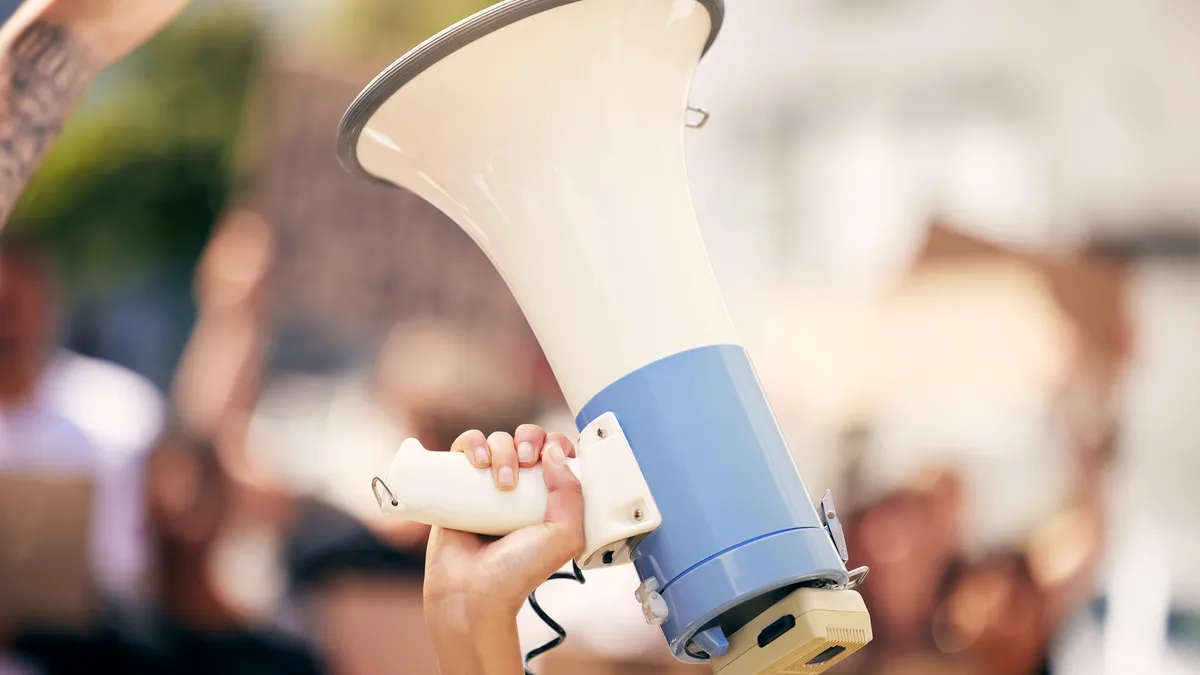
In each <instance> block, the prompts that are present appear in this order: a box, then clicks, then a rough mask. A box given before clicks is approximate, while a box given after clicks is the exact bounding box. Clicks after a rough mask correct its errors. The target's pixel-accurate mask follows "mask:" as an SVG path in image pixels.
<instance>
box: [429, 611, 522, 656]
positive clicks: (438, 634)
mask: <svg viewBox="0 0 1200 675" xmlns="http://www.w3.org/2000/svg"><path fill="white" fill-rule="evenodd" d="M425 619H426V622H427V623H428V625H429V631H430V634H431V636H432V637H433V643H434V648H435V650H436V652H437V657H438V664H439V667H440V669H441V675H468V674H470V675H519V674H520V673H522V672H524V669H523V661H522V658H521V647H520V640H519V638H518V636H517V618H516V611H510V609H509V608H508V607H507V606H506V605H504V604H503V603H498V602H495V601H494V600H492V599H490V598H486V597H481V596H470V595H462V596H453V597H446V598H439V599H437V600H432V601H426V604H425Z"/></svg>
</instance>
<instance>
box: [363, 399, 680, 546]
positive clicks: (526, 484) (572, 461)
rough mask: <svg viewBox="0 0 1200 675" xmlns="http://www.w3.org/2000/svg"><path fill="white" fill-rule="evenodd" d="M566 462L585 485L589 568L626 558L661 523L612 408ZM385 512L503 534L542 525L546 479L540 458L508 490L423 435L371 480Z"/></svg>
mask: <svg viewBox="0 0 1200 675" xmlns="http://www.w3.org/2000/svg"><path fill="white" fill-rule="evenodd" d="M576 454H577V455H578V456H577V457H569V458H567V465H568V466H569V467H571V471H573V472H574V473H575V476H576V477H577V478H578V479H579V482H580V484H581V486H582V489H583V511H584V539H585V540H586V542H585V548H584V551H583V552H582V553H581V554H580V556H579V557H578V558H577V559H576V560H577V561H578V562H579V566H580V567H582V568H584V569H589V568H594V567H604V566H608V565H615V564H621V563H626V562H629V561H630V557H631V555H632V553H633V551H632V546H631V542H632V541H635V540H636V538H637V537H640V536H641V535H644V534H646V533H648V532H651V531H653V530H654V529H655V528H657V527H658V526H659V525H660V524H661V523H662V514H661V513H660V512H659V510H658V505H657V504H656V503H655V502H654V498H653V496H651V494H650V488H649V487H648V486H647V485H646V479H645V477H643V476H642V472H641V469H640V468H639V467H638V463H637V460H636V459H635V458H634V456H633V449H632V448H631V447H629V441H628V439H626V438H625V434H624V432H623V431H622V430H621V426H620V424H618V423H617V419H616V417H615V416H614V415H612V413H605V414H603V415H601V416H600V417H598V418H597V419H596V420H595V421H593V422H592V423H591V424H589V425H588V426H587V427H586V428H585V429H584V430H583V433H582V434H581V435H580V437H579V442H578V443H577V444H576ZM372 489H374V491H375V498H376V499H377V500H378V501H379V506H380V508H381V509H383V512H384V514H385V515H388V516H393V517H396V518H402V519H405V520H412V521H416V522H419V523H425V524H426V525H437V526H440V527H446V528H450V529H454V530H461V531H463V532H474V533H476V534H484V535H491V536H503V535H506V534H508V533H509V532H512V531H514V530H518V529H520V528H522V527H527V526H529V525H536V524H538V523H541V522H542V520H543V518H544V517H545V514H546V483H545V482H544V480H543V479H542V467H541V465H540V464H538V465H535V466H533V467H530V468H526V469H521V470H519V471H518V472H517V486H516V487H515V488H514V489H512V490H506V491H501V490H499V489H497V488H496V485H495V483H494V482H493V480H492V472H491V470H490V469H480V468H476V467H475V466H474V465H472V464H471V462H470V461H468V460H467V457H466V455H464V454H463V453H461V452H430V451H428V450H426V449H425V448H424V447H423V446H422V445H421V444H420V442H418V441H417V440H416V439H411V438H410V439H409V440H407V441H405V442H404V443H403V444H402V445H401V446H400V450H399V451H398V452H397V453H396V458H395V460H393V461H392V467H391V469H390V470H389V472H388V477H387V480H386V481H384V480H381V479H378V478H376V479H375V481H374V483H372Z"/></svg>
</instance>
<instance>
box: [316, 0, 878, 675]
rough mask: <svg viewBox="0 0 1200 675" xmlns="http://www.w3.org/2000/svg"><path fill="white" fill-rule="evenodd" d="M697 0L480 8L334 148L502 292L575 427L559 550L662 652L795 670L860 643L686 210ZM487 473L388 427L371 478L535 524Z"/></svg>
mask: <svg viewBox="0 0 1200 675" xmlns="http://www.w3.org/2000/svg"><path fill="white" fill-rule="evenodd" d="M723 14H724V7H723V4H722V2H721V0H506V1H504V2H500V3H499V4H496V5H494V6H492V7H490V8H489V9H486V10H484V11H482V12H480V13H478V14H475V15H473V16H471V17H469V18H467V19H464V20H463V21H460V22H459V23H457V24H455V25H453V26H451V27H450V28H448V29H446V30H444V31H442V32H441V33H439V34H437V35H435V36H434V37H432V38H430V39H429V40H427V41H426V42H424V43H422V44H421V45H419V46H418V47H416V48H415V49H413V50H412V51H410V52H409V53H408V54H406V55H405V56H403V57H402V58H400V59H399V60H398V61H396V62H395V63H393V64H392V65H391V66H390V67H388V68H387V69H386V70H385V71H384V72H383V73H381V74H380V75H378V76H377V77H376V78H375V79H374V80H373V81H372V82H371V83H370V84H369V85H368V86H367V87H366V88H365V89H364V90H363V91H362V93H361V94H360V95H359V96H358V97H357V99H356V100H355V101H354V103H353V104H352V105H351V106H350V108H349V110H347V112H346V114H345V116H344V118H343V119H342V123H341V128H340V133H339V139H338V145H339V156H340V159H341V161H342V163H343V165H344V166H345V167H346V168H348V169H349V170H350V171H352V172H354V173H357V174H359V175H361V176H363V177H366V178H368V179H370V180H374V181H381V182H384V183H386V184H390V185H395V186H400V187H403V188H406V189H408V190H410V191H412V192H414V193H416V194H417V195H419V196H420V197H422V198H424V199H426V200H428V201H429V202H431V203H432V204H434V205H435V206H436V207H437V208H439V209H440V210H441V211H443V212H444V213H446V214H447V215H448V216H449V217H450V218H452V219H453V220H454V221H455V222H456V223H457V224H458V225H459V226H460V227H461V228H462V229H463V230H465V231H466V232H467V234H468V235H470V236H471V238H472V239H473V240H474V241H475V242H476V244H478V246H479V247H480V248H481V249H482V250H483V251H484V252H485V253H486V254H487V256H488V258H489V259H490V260H491V262H492V263H493V264H494V265H495V266H496V267H497V268H498V269H499V271H500V273H501V276H502V277H503V278H504V280H505V282H506V283H507V284H508V286H509V287H510V289H511V290H512V292H513V295H514V296H515V298H516V300H517V302H518V304H519V305H520V307H521V309H522V311H523V312H524V313H525V316H526V318H527V319H528V321H529V325H530V327H531V328H532V330H533V332H534V334H535V335H536V337H537V339H538V341H539V342H540V344H541V346H542V349H543V350H544V352H545V353H546V356H547V359H548V360H549V363H550V365H551V367H552V368H553V371H554V374H555V377H556V378H557V380H558V383H559V385H560V387H561V389H562V392H563V394H564V396H565V398H566V401H567V403H568V405H569V406H570V408H571V411H572V413H573V414H574V415H575V417H576V423H577V425H578V428H579V429H580V432H581V435H580V441H579V444H578V450H577V455H578V459H577V460H575V462H576V464H575V465H574V467H573V468H574V469H575V471H576V474H577V475H578V476H579V479H580V481H581V483H582V485H583V495H584V504H585V507H584V508H585V538H586V540H587V544H586V550H585V551H584V553H583V554H582V555H581V556H580V557H579V558H578V559H577V562H578V563H579V564H580V565H581V566H582V567H584V568H585V569H586V568H595V567H604V566H609V565H618V564H623V563H630V562H631V563H632V564H633V565H634V566H635V568H636V570H637V573H638V576H639V578H640V580H641V582H642V583H641V586H640V588H638V589H637V590H636V591H635V595H636V597H637V598H638V600H639V601H640V602H641V604H642V608H643V611H644V612H645V614H646V618H647V621H649V622H650V623H652V624H657V625H660V626H661V629H662V632H663V634H664V636H665V638H666V641H667V644H668V646H669V647H670V650H671V652H672V653H673V654H674V656H675V657H676V658H677V659H679V660H681V661H684V662H702V661H711V662H712V665H713V668H714V670H715V671H716V672H717V673H722V674H725V675H739V674H743V673H819V672H822V671H824V670H825V669H827V668H829V667H830V666H832V665H834V664H836V663H838V662H839V661H841V660H843V659H844V658H845V657H846V656H848V655H849V654H851V653H852V652H854V651H855V650H857V649H859V648H861V647H862V646H863V645H864V644H866V643H867V642H869V641H870V639H871V626H870V619H869V617H868V614H867V611H866V608H865V606H864V605H863V602H862V599H861V597H860V596H859V595H858V593H857V592H855V591H853V590H851V589H852V588H853V587H854V586H855V585H856V584H857V583H858V582H859V581H861V578H862V576H864V575H865V571H866V570H865V568H859V569H858V570H854V571H852V572H851V571H848V570H847V568H846V564H845V562H846V560H847V559H848V555H847V551H846V548H845V540H844V537H843V536H842V531H841V526H840V521H839V520H838V517H837V513H836V510H835V508H834V506H833V502H832V500H831V499H830V498H829V497H828V495H827V496H826V499H825V500H824V501H823V502H822V505H821V510H820V511H819V512H818V511H817V510H816V509H815V508H814V506H813V503H812V501H811V499H810V498H809V495H808V492H807V489H806V488H805V486H804V483H803V481H802V479H801V477H800V473H799V471H798V470H797V468H796V465H795V462H794V460H793V458H792V455H791V453H790V451H789V450H788V447H787V445H786V443H785V442H784V438H783V435H782V433H781V432H780V429H779V426H778V425H777V423H776V421H775V418H774V415H773V413H772V411H771V408H770V406H769V403H768V401H767V397H766V395H765V394H764V392H763V389H762V387H761V385H760V383H759V379H758V376H757V374H756V373H755V370H754V367H753V366H752V364H751V361H750V358H749V357H748V355H747V353H746V350H745V349H744V348H743V347H742V346H741V344H740V342H739V339H738V336H737V332H736V331H735V329H734V325H733V322H732V320H731V318H730V316H729V313H728V311H727V309H726V307H725V303H724V300H723V298H722V296H721V292H720V290H719V288H718V286H717V282H716V279H715V277H714V274H713V271H712V268H711V265H710V263H709V260H708V257H707V253H706V251H705V248H704V243H703V240H702V238H701V234H700V230H699V227H698V224H697V220H696V215H695V212H694V209H693V206H692V200H691V196H690V193H689V188H688V180H687V173H686V168H685V162H684V133H685V127H687V126H689V117H688V115H689V114H691V113H690V112H689V110H690V109H689V106H688V103H687V98H688V91H689V88H690V84H691V78H692V74H693V72H694V70H695V68H696V66H697V63H698V62H699V60H700V57H701V55H702V54H703V53H704V52H705V51H706V50H707V49H708V47H709V45H710V44H711V43H712V41H713V39H714V37H715V36H716V34H717V31H718V29H719V27H720V24H721V20H722V17H723ZM537 470H538V469H537V468H534V469H523V470H522V471H525V472H536V471H537ZM490 481H491V479H490V474H489V473H487V472H486V470H480V469H476V468H474V467H472V466H471V465H470V464H469V463H468V462H467V460H466V458H465V457H464V456H462V454H461V453H438V452H426V451H425V450H424V448H422V447H421V446H420V444H419V443H416V442H415V441H409V442H407V443H406V444H405V445H404V446H402V447H401V449H400V451H399V452H398V453H397V456H396V460H395V462H394V463H393V464H392V467H391V470H390V471H389V472H388V474H387V478H386V480H380V479H377V480H376V482H375V483H374V484H373V487H374V489H375V490H376V496H377V497H379V498H380V502H381V505H382V506H383V507H384V510H385V511H387V512H389V513H392V514H394V515H396V516H397V517H401V518H409V519H412V520H417V521H420V522H424V523H427V524H434V525H442V526H447V527H453V528H455V529H460V530H465V531H473V532H478V533H481V534H504V533H506V532H510V531H512V530H513V529H516V528H517V527H521V526H524V525H529V524H533V523H537V522H541V518H542V509H543V508H544V505H545V499H546V495H545V487H544V485H543V484H542V481H541V480H538V479H533V480H530V479H529V478H528V477H526V476H522V477H521V478H520V480H518V487H517V489H516V490H514V491H512V492H500V491H498V490H495V489H494V488H492V487H491V482H490ZM474 484H478V485H477V487H474V488H473V487H472V486H473V485H474Z"/></svg>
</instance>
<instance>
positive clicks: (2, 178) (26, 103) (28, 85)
mask: <svg viewBox="0 0 1200 675" xmlns="http://www.w3.org/2000/svg"><path fill="white" fill-rule="evenodd" d="M96 71H97V68H96V67H95V62H94V59H93V58H92V57H91V56H90V55H89V54H88V53H87V50H86V49H85V48H84V47H83V45H81V44H79V43H78V42H77V41H76V40H75V39H74V38H73V37H72V35H71V34H70V32H69V31H68V30H66V29H65V28H63V27H61V26H57V25H54V24H51V23H48V22H45V21H42V20H37V21H34V22H33V23H31V24H30V25H29V26H28V27H26V28H25V29H24V30H22V31H21V33H20V34H19V35H17V36H16V37H15V39H14V40H13V41H12V43H11V44H10V45H8V48H7V50H6V51H5V52H4V53H3V54H0V229H2V228H3V225H4V223H5V222H6V221H7V220H8V217H9V216H10V215H11V214H12V211H13V208H14V207H15V206H16V204H17V200H18V199H19V198H20V196H21V193H22V192H24V190H25V186H26V184H27V183H28V182H29V179H30V178H31V177H32V176H33V174H34V172H35V171H36V170H37V168H38V167H39V166H40V165H41V162H42V157H43V156H44V155H45V153H46V151H47V150H48V149H49V148H50V145H51V144H53V143H54V139H55V138H57V137H58V133H59V131H61V130H62V127H63V124H64V123H65V122H66V120H67V116H68V115H69V114H70V112H71V109H72V108H74V106H75V103H76V102H77V101H78V100H79V99H80V98H81V97H82V96H83V93H84V92H85V91H86V90H87V87H88V85H89V84H90V83H91V81H92V78H93V76H94V75H95V74H96Z"/></svg>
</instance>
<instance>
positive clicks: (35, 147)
mask: <svg viewBox="0 0 1200 675" xmlns="http://www.w3.org/2000/svg"><path fill="white" fill-rule="evenodd" d="M186 4H187V0H27V1H26V2H25V3H24V4H23V5H21V7H20V8H18V9H17V11H16V12H15V13H14V14H13V16H12V18H10V19H9V20H8V21H7V22H6V23H5V24H4V25H3V27H0V228H3V226H4V223H5V222H7V221H8V218H9V216H10V215H11V214H12V211H13V207H15V206H16V204H17V200H18V199H19V198H20V196H21V193H22V192H23V191H24V190H25V186H26V184H27V183H28V182H29V179H30V178H32V177H33V174H34V172H35V171H37V168H38V166H40V165H41V162H42V158H43V157H44V156H45V154H46V151H47V150H48V149H49V147H50V145H51V144H52V143H53V142H54V140H55V139H56V138H57V137H58V133H59V131H61V130H62V127H63V124H65V123H66V120H67V116H68V115H70V113H71V110H72V109H73V108H74V107H75V104H76V103H77V102H78V101H79V99H80V98H81V97H82V96H83V94H84V92H85V91H87V88H88V85H90V84H91V82H92V80H93V79H94V78H95V76H96V75H97V74H98V73H99V72H100V71H101V70H103V69H104V68H105V67H106V66H108V65H109V64H110V63H112V62H114V61H116V60H118V59H120V58H121V57H123V56H124V55H125V54H127V53H128V52H130V51H132V50H133V49H134V48H135V47H137V46H138V45H140V44H141V43H142V42H144V41H145V40H147V39H148V38H150V37H151V36H152V35H154V34H155V33H157V32H158V31H159V29H161V28H162V27H163V26H164V25H166V23H167V22H169V21H170V20H171V19H172V18H173V17H174V16H175V15H176V14H178V13H179V11H180V10H181V9H183V7H184V6H185V5H186Z"/></svg>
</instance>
